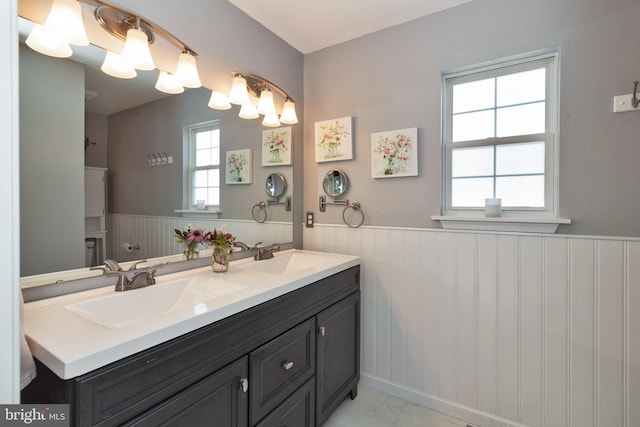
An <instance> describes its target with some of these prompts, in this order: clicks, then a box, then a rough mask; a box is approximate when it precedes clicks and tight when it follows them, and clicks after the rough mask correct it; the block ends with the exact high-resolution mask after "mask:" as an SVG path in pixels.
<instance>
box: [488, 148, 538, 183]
mask: <svg viewBox="0 0 640 427" xmlns="http://www.w3.org/2000/svg"><path fill="white" fill-rule="evenodd" d="M531 173H540V174H543V173H544V142H525V143H519V144H508V145H498V146H497V147H496V174H497V175H517V174H520V175H521V174H531Z"/></svg>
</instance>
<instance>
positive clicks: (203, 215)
mask: <svg viewBox="0 0 640 427" xmlns="http://www.w3.org/2000/svg"><path fill="white" fill-rule="evenodd" d="M175 212H176V213H179V214H180V215H182V216H183V217H184V218H199V219H218V218H220V215H221V214H222V211H205V210H203V211H199V210H193V209H177V210H176V211H175Z"/></svg>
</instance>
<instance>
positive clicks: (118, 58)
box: [100, 50, 138, 79]
mask: <svg viewBox="0 0 640 427" xmlns="http://www.w3.org/2000/svg"><path fill="white" fill-rule="evenodd" d="M100 69H101V70H102V72H103V73H105V74H108V75H110V76H112V77H118V78H120V79H132V78H134V77H135V76H137V75H138V73H136V70H135V68H133V66H131V64H129V63H128V62H127V61H125V60H124V59H122V55H120V54H117V53H115V52H111V51H110V50H108V51H107V54H106V55H105V57H104V62H103V63H102V67H100Z"/></svg>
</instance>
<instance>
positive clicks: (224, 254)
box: [203, 229, 236, 273]
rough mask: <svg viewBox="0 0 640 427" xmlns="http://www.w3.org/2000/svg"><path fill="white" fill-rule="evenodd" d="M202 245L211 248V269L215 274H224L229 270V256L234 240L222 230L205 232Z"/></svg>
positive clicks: (234, 243)
mask: <svg viewBox="0 0 640 427" xmlns="http://www.w3.org/2000/svg"><path fill="white" fill-rule="evenodd" d="M203 243H204V244H205V245H207V246H211V247H212V248H213V253H212V255H211V268H212V269H213V271H214V272H216V273H224V272H225V271H227V270H228V269H229V254H230V253H231V251H232V250H233V247H234V246H235V245H236V238H235V237H234V236H233V235H232V234H231V233H225V232H224V231H223V230H222V229H218V230H213V231H207V232H206V233H205V234H204V240H203Z"/></svg>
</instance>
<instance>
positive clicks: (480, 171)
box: [451, 147, 493, 178]
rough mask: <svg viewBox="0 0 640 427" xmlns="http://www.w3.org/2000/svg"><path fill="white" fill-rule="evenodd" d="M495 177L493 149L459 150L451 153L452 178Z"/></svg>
mask: <svg viewBox="0 0 640 427" xmlns="http://www.w3.org/2000/svg"><path fill="white" fill-rule="evenodd" d="M482 175H493V147H477V148H476V147H474V148H458V149H455V150H452V151H451V176H452V177H453V178H459V177H463V176H482Z"/></svg>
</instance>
